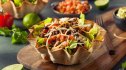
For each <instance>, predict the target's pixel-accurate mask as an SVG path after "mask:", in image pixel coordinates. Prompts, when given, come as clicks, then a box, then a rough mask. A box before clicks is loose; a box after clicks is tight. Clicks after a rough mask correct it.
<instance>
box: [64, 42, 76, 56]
mask: <svg viewBox="0 0 126 70" xmlns="http://www.w3.org/2000/svg"><path fill="white" fill-rule="evenodd" d="M69 44H70V45H69V46H67V47H65V49H66V50H67V51H68V53H70V54H71V52H72V51H71V50H72V49H74V48H76V47H77V41H72V40H71V41H69Z"/></svg>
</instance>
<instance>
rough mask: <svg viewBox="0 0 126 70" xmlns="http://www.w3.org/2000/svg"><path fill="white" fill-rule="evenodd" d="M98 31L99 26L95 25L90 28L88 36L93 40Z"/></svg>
mask: <svg viewBox="0 0 126 70" xmlns="http://www.w3.org/2000/svg"><path fill="white" fill-rule="evenodd" d="M97 33H98V27H93V28H92V29H90V31H89V32H88V36H89V38H90V39H91V40H93V39H94V38H95V35H96V34H97Z"/></svg>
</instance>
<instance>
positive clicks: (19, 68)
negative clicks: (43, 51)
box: [2, 64, 23, 70]
mask: <svg viewBox="0 0 126 70" xmlns="http://www.w3.org/2000/svg"><path fill="white" fill-rule="evenodd" d="M2 70H23V65H22V64H13V65H9V66H6V67H5V68H3V69H2Z"/></svg>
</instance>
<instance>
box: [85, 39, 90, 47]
mask: <svg viewBox="0 0 126 70" xmlns="http://www.w3.org/2000/svg"><path fill="white" fill-rule="evenodd" d="M84 44H85V46H86V47H87V48H88V49H89V48H91V42H90V40H89V39H88V38H87V40H86V41H85V42H84Z"/></svg>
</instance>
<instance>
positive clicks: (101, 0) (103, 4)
mask: <svg viewBox="0 0 126 70" xmlns="http://www.w3.org/2000/svg"><path fill="white" fill-rule="evenodd" d="M94 4H95V6H96V7H97V8H98V9H100V10H104V9H106V8H107V7H108V5H109V0H95V2H94Z"/></svg>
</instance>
